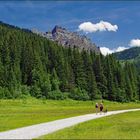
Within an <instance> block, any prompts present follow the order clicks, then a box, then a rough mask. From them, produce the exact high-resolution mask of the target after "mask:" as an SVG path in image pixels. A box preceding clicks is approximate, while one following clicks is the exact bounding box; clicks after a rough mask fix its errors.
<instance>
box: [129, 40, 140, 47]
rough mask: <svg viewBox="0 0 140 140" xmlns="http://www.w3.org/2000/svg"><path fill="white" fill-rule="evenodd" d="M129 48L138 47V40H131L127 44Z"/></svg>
mask: <svg viewBox="0 0 140 140" xmlns="http://www.w3.org/2000/svg"><path fill="white" fill-rule="evenodd" d="M129 46H131V47H140V39H132V40H131V41H130V43H129Z"/></svg>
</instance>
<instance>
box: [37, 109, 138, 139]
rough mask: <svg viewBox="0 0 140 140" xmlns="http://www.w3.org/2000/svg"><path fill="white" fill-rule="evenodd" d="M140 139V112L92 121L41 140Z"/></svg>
mask: <svg viewBox="0 0 140 140" xmlns="http://www.w3.org/2000/svg"><path fill="white" fill-rule="evenodd" d="M41 138H43V139H54V138H55V139H140V111H136V112H129V113H123V114H117V115H112V116H108V117H104V118H100V119H96V120H91V121H88V122H84V123H81V124H78V125H76V126H73V127H70V128H66V129H63V130H60V131H57V132H55V133H52V134H49V135H46V136H42V137H40V139H41Z"/></svg>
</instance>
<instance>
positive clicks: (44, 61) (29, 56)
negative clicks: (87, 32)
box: [0, 22, 140, 101]
mask: <svg viewBox="0 0 140 140" xmlns="http://www.w3.org/2000/svg"><path fill="white" fill-rule="evenodd" d="M139 80H140V78H139V77H138V75H137V72H136V69H135V66H134V65H133V64H129V63H125V64H124V65H123V66H122V65H121V64H120V63H119V62H118V61H117V60H116V59H115V58H114V56H112V55H108V56H106V57H104V56H103V55H101V54H98V55H97V54H96V53H95V52H90V53H89V52H87V51H85V50H82V51H79V50H78V49H77V48H76V46H75V48H74V49H72V48H64V47H62V46H59V45H58V44H56V43H55V42H52V41H49V40H47V39H46V38H43V37H40V36H38V35H36V34H33V33H31V32H30V31H29V30H25V29H20V28H17V27H14V26H11V25H8V24H4V23H2V22H1V23H0V98H24V97H26V96H28V95H31V96H34V97H37V98H48V99H65V98H72V99H76V100H89V99H90V100H93V99H101V98H103V99H109V100H114V101H134V100H139V98H140V89H139V88H140V85H139V83H140V82H139Z"/></svg>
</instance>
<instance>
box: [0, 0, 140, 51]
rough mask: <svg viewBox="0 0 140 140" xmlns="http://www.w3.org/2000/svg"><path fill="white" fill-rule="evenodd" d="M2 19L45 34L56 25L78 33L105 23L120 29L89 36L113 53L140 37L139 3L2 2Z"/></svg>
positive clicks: (0, 4)
mask: <svg viewBox="0 0 140 140" xmlns="http://www.w3.org/2000/svg"><path fill="white" fill-rule="evenodd" d="M0 20H1V21H3V22H6V23H9V24H12V25H16V26H19V27H23V28H29V29H32V28H36V29H38V30H41V31H48V30H52V28H53V27H54V26H55V25H59V26H63V27H65V28H67V29H68V30H71V31H77V29H78V26H79V25H80V24H81V23H84V22H91V23H95V24H96V23H99V22H100V21H102V20H103V21H106V22H109V23H111V24H112V25H117V26H118V30H117V31H116V32H113V31H97V32H92V33H88V34H86V35H87V36H88V37H89V38H90V39H91V40H92V41H93V42H95V43H96V44H97V45H98V46H100V47H107V48H109V49H112V50H114V49H115V48H118V47H119V46H123V47H129V45H128V44H129V43H130V41H131V40H132V39H139V38H140V2H139V1H134V2H133V1H124V2H123V1H120V2H111V1H108V2H102V1H100V2H97V1H67V2H66V1H29V0H28V1H27V0H26V1H20V2H18V1H6V2H4V1H0ZM80 33H83V34H84V32H80Z"/></svg>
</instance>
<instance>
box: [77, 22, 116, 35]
mask: <svg viewBox="0 0 140 140" xmlns="http://www.w3.org/2000/svg"><path fill="white" fill-rule="evenodd" d="M78 28H79V30H80V31H84V32H86V33H92V32H97V31H113V32H116V31H117V30H118V26H117V25H112V24H111V23H109V22H106V21H100V22H99V23H95V24H94V23H91V22H83V23H81V24H80V25H79V27H78Z"/></svg>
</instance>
